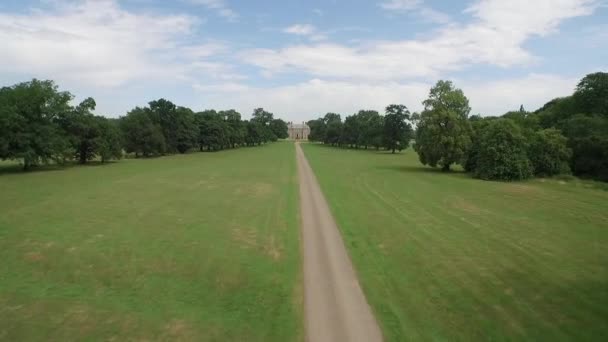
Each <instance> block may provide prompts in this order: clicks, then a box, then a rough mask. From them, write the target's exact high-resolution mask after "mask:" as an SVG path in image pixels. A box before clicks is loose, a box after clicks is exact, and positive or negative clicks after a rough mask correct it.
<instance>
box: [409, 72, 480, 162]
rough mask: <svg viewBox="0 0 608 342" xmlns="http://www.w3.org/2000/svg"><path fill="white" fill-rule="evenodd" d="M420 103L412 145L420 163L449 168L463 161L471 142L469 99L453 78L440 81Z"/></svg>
mask: <svg viewBox="0 0 608 342" xmlns="http://www.w3.org/2000/svg"><path fill="white" fill-rule="evenodd" d="M423 104H424V111H423V112H422V113H421V114H420V121H419V122H418V127H417V129H416V144H415V145H414V149H415V150H416V152H418V156H419V158H420V162H422V164H424V165H430V166H432V167H436V166H440V167H441V168H442V170H444V171H449V169H450V166H451V165H452V164H454V163H459V162H462V161H463V159H464V157H465V155H466V153H467V150H468V149H469V147H470V145H471V136H470V135H471V126H470V123H469V121H468V120H467V119H468V115H469V112H470V111H471V108H470V107H469V100H468V99H467V98H466V97H465V96H464V93H463V92H462V90H460V89H456V88H454V86H453V84H452V82H450V81H439V82H437V84H436V85H435V86H434V87H433V88H431V91H430V93H429V98H428V99H426V100H425V101H424V102H423Z"/></svg>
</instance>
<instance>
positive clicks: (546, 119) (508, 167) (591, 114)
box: [308, 72, 608, 181]
mask: <svg viewBox="0 0 608 342" xmlns="http://www.w3.org/2000/svg"><path fill="white" fill-rule="evenodd" d="M423 106H424V110H423V111H422V112H420V113H413V114H411V113H410V112H409V111H408V110H407V108H406V107H405V106H403V105H391V106H389V107H387V109H386V114H385V115H384V116H382V115H380V114H379V113H378V112H376V111H369V110H362V111H360V112H358V113H357V114H354V115H351V116H347V117H346V118H345V120H344V121H342V119H341V117H340V115H339V114H335V113H328V114H327V115H325V116H324V117H322V118H319V119H317V120H312V121H309V122H308V125H309V126H310V128H311V133H310V136H309V138H310V140H314V141H321V142H323V143H325V144H330V145H334V146H342V147H354V148H368V147H374V148H376V149H379V148H386V149H389V150H392V151H393V152H394V150H395V149H397V150H402V149H405V148H407V146H408V142H409V141H410V139H412V138H413V139H415V141H416V142H415V144H414V150H416V152H417V153H418V156H419V158H420V161H421V162H422V163H423V164H425V165H430V166H432V167H440V168H442V169H443V170H445V171H448V170H449V169H450V167H451V166H452V165H454V164H460V165H462V166H463V168H464V169H465V170H466V171H467V172H470V173H472V174H473V175H474V176H475V177H478V178H481V179H489V180H490V179H494V180H521V179H526V178H530V177H533V176H539V177H542V176H553V175H558V174H571V173H572V174H574V175H577V176H581V177H586V178H593V179H597V180H602V181H608V73H602V72H598V73H594V74H589V75H587V76H585V77H584V78H583V79H582V80H581V81H580V82H579V84H578V85H577V87H576V89H575V92H574V94H573V95H571V96H568V97H563V98H557V99H554V100H551V101H550V102H548V103H547V104H545V105H544V106H543V107H542V108H540V109H538V110H536V111H535V112H527V111H526V110H525V109H524V108H523V106H522V107H520V109H519V110H518V111H513V112H508V113H506V114H504V115H502V116H500V117H482V116H480V115H473V116H469V114H470V111H471V108H470V106H469V100H468V99H467V98H466V96H465V95H464V93H463V92H462V90H460V89H457V88H455V87H454V85H453V84H452V82H450V81H439V82H437V84H436V85H435V86H434V87H432V88H431V91H430V93H429V97H428V98H427V99H426V100H425V101H423ZM412 127H415V131H414V129H412Z"/></svg>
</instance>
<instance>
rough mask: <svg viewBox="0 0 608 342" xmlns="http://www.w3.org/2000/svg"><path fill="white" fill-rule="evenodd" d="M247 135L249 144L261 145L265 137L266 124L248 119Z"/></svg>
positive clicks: (246, 138) (246, 139)
mask: <svg viewBox="0 0 608 342" xmlns="http://www.w3.org/2000/svg"><path fill="white" fill-rule="evenodd" d="M245 124H246V127H247V135H246V136H245V141H246V142H247V145H249V146H253V145H256V144H257V145H261V144H262V142H263V139H264V137H263V136H264V126H262V124H261V123H259V122H258V121H247V122H246V123H245Z"/></svg>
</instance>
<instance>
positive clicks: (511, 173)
mask: <svg viewBox="0 0 608 342" xmlns="http://www.w3.org/2000/svg"><path fill="white" fill-rule="evenodd" d="M527 149H528V145H527V142H526V139H525V137H524V135H523V134H522V132H521V129H520V128H519V127H518V126H517V125H516V124H515V123H514V122H513V121H512V120H510V119H499V120H493V121H491V122H490V123H489V124H488V126H487V127H486V128H485V129H484V130H483V133H482V135H481V138H480V140H479V152H478V156H477V165H476V168H475V176H476V177H478V178H481V179H486V180H504V181H515V180H522V179H527V178H530V177H532V174H533V172H532V171H533V169H532V165H531V163H530V160H529V159H528V155H527V154H526V151H527Z"/></svg>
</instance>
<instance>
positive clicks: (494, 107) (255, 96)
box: [195, 74, 577, 121]
mask: <svg viewBox="0 0 608 342" xmlns="http://www.w3.org/2000/svg"><path fill="white" fill-rule="evenodd" d="M576 82H577V80H576V79H574V78H567V77H560V76H556V75H541V74H530V75H528V76H525V77H521V78H511V79H503V80H497V81H487V82H473V81H466V82H465V81H456V82H455V85H456V87H459V88H461V89H463V91H464V93H465V95H466V96H467V97H469V100H470V103H471V106H472V108H473V110H472V113H474V114H477V113H481V114H482V115H484V116H487V115H501V114H504V113H506V112H507V111H510V110H517V109H519V106H520V105H521V104H523V105H524V107H525V108H526V109H528V110H535V109H537V108H539V107H540V106H542V105H543V104H545V103H546V102H548V101H549V100H551V99H553V98H555V97H560V96H566V95H569V94H571V93H572V91H573V89H574V86H575V85H576ZM432 85H433V84H432V83H425V82H406V83H398V82H388V83H364V84H362V83H353V82H344V81H327V80H321V79H312V80H310V81H306V82H301V83H297V84H294V85H286V86H279V87H270V88H260V87H249V86H245V85H242V84H238V83H224V84H216V85H197V86H196V87H195V89H196V90H198V91H200V92H201V96H202V97H203V98H205V99H206V103H208V104H213V106H214V107H217V108H222V109H229V108H236V109H237V110H239V111H240V112H241V113H243V114H245V115H248V114H249V113H250V112H251V110H252V108H256V107H260V106H262V107H264V108H266V109H267V110H270V111H272V112H274V113H275V114H277V115H278V116H280V117H282V118H284V119H287V120H291V121H303V120H309V119H312V118H315V117H318V116H321V115H323V114H325V113H327V112H336V113H340V114H342V115H343V116H346V115H350V114H352V113H355V112H357V111H359V110H360V109H374V110H378V111H380V112H382V111H383V109H384V108H385V107H386V106H387V105H389V104H392V103H402V104H405V105H406V106H407V107H408V108H409V109H410V110H411V111H420V110H422V101H423V100H424V99H425V98H426V97H427V96H428V92H429V90H430V87H431V86H432Z"/></svg>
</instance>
